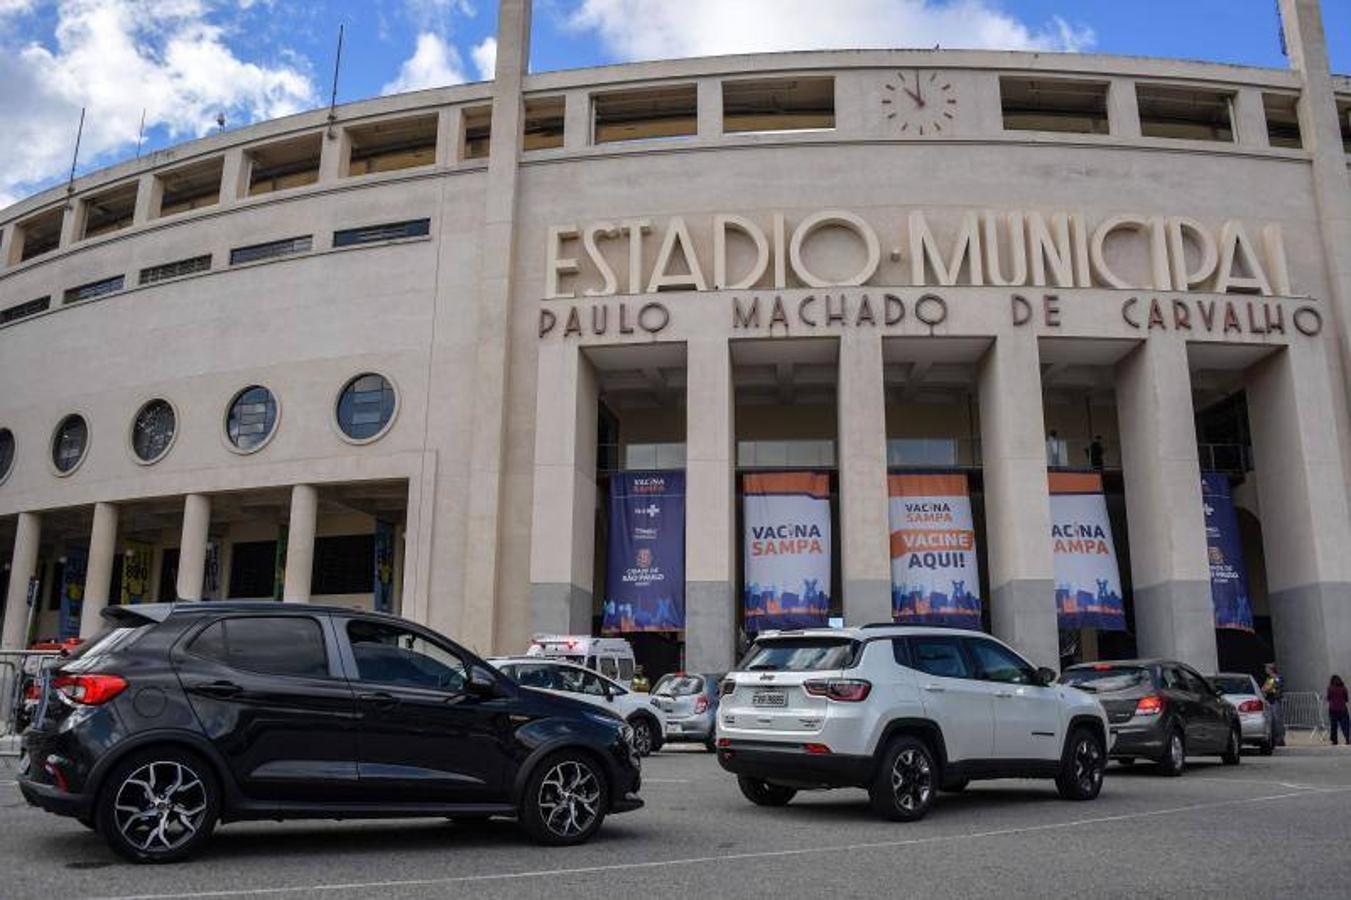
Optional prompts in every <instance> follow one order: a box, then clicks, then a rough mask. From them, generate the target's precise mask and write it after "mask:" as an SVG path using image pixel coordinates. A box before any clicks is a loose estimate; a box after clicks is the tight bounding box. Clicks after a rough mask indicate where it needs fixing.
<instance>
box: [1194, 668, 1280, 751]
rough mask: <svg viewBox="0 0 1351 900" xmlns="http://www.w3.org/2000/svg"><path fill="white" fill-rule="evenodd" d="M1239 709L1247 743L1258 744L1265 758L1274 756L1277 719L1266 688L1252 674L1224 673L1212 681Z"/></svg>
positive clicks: (1234, 706) (1210, 679)
mask: <svg viewBox="0 0 1351 900" xmlns="http://www.w3.org/2000/svg"><path fill="white" fill-rule="evenodd" d="M1208 680H1209V681H1210V683H1211V684H1213V685H1215V687H1216V688H1217V689H1218V690H1219V692H1220V693H1221V694H1222V695H1223V696H1224V699H1225V700H1226V701H1228V703H1229V705H1230V706H1232V707H1233V708H1234V709H1236V710H1238V721H1239V723H1240V725H1241V726H1242V729H1243V743H1245V744H1254V745H1256V746H1257V749H1258V750H1259V751H1260V752H1261V754H1262V755H1263V756H1270V755H1271V753H1272V750H1271V748H1272V747H1273V746H1274V744H1275V741H1274V740H1273V737H1272V735H1273V732H1274V728H1275V720H1274V719H1273V717H1272V715H1271V704H1270V703H1268V702H1267V700H1266V698H1265V697H1263V696H1262V689H1261V688H1260V687H1258V684H1257V680H1256V679H1255V678H1253V677H1252V676H1251V675H1244V674H1242V673H1239V672H1221V673H1220V674H1218V675H1211V676H1210V677H1209V679H1208Z"/></svg>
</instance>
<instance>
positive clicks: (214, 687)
mask: <svg viewBox="0 0 1351 900" xmlns="http://www.w3.org/2000/svg"><path fill="white" fill-rule="evenodd" d="M192 690H193V692H194V693H197V694H204V695H206V696H207V697H222V698H224V697H234V696H236V695H238V694H241V693H243V692H244V689H243V688H242V687H240V686H239V685H237V684H235V683H234V682H233V681H204V682H201V683H200V684H195V685H193V686H192Z"/></svg>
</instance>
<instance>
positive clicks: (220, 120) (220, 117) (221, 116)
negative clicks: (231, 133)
mask: <svg viewBox="0 0 1351 900" xmlns="http://www.w3.org/2000/svg"><path fill="white" fill-rule="evenodd" d="M216 127H217V128H218V129H220V130H221V131H224V130H225V113H224V112H223V111H222V112H218V113H216Z"/></svg>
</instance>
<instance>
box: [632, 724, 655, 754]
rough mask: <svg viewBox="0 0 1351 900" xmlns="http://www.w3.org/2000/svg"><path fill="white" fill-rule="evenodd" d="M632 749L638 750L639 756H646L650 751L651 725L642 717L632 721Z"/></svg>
mask: <svg viewBox="0 0 1351 900" xmlns="http://www.w3.org/2000/svg"><path fill="white" fill-rule="evenodd" d="M633 749H634V750H637V751H638V755H639V756H647V755H648V754H650V753H651V752H652V726H651V725H649V724H648V723H647V721H646V720H644V719H639V720H638V721H636V722H634V723H633Z"/></svg>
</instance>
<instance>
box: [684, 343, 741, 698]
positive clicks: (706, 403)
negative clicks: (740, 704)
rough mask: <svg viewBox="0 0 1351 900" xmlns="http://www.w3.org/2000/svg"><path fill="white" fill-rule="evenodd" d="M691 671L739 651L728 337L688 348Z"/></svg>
mask: <svg viewBox="0 0 1351 900" xmlns="http://www.w3.org/2000/svg"><path fill="white" fill-rule="evenodd" d="M685 354H686V356H685V367H686V368H685V668H686V669H688V670H689V671H691V672H725V671H727V670H728V669H729V668H731V666H732V664H733V662H734V656H735V654H736V633H737V623H736V553H737V539H736V449H735V448H736V427H735V418H736V390H735V388H734V387H733V384H732V355H731V348H729V347H728V346H727V341H726V340H725V339H722V338H718V339H703V340H692V341H690V342H689V343H688V344H687V345H686V348H685Z"/></svg>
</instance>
